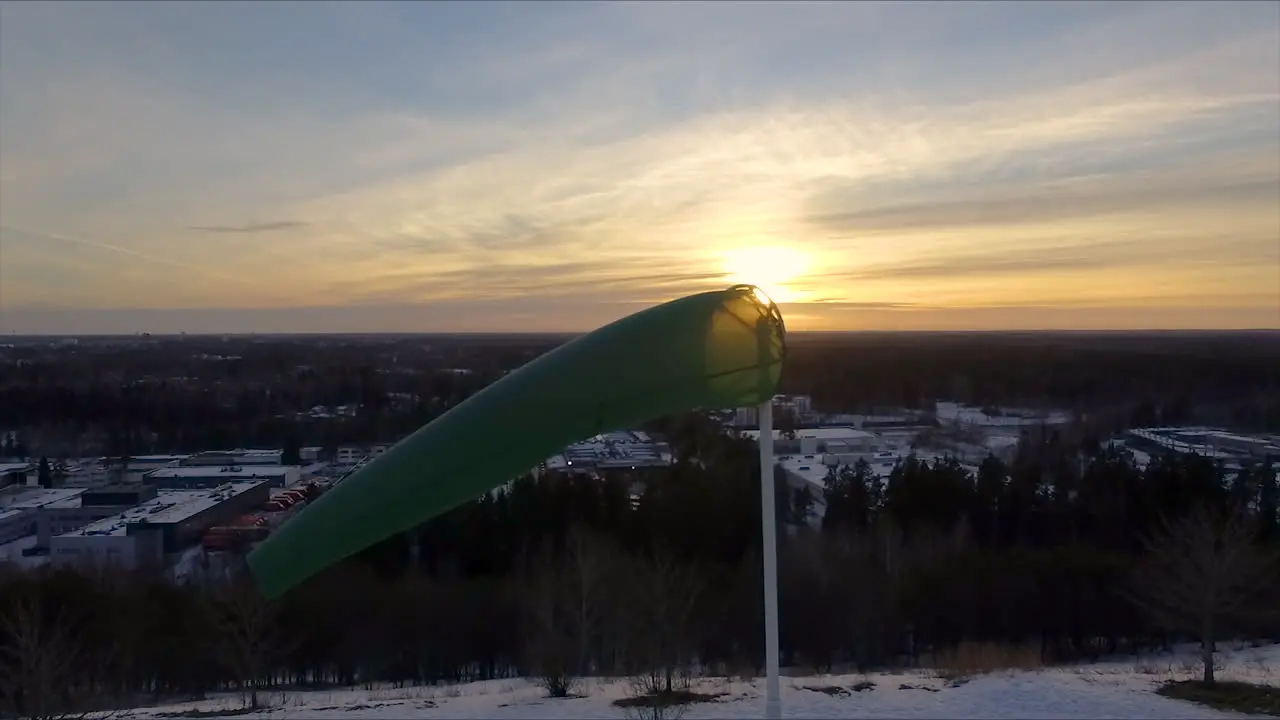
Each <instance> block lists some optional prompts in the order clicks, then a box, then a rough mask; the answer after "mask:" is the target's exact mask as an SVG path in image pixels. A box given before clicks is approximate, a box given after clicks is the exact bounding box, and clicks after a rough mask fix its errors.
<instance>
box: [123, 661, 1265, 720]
mask: <svg viewBox="0 0 1280 720" xmlns="http://www.w3.org/2000/svg"><path fill="white" fill-rule="evenodd" d="M1217 664H1218V666H1219V668H1220V669H1219V678H1220V679H1223V680H1242V681H1247V682H1252V683H1259V684H1268V685H1277V686H1280V645H1272V646H1268V647H1260V648H1247V647H1243V646H1241V647H1239V648H1237V649H1235V650H1231V651H1229V652H1225V653H1223V654H1222V656H1221V657H1220V659H1219V661H1218V663H1217ZM1197 673H1198V667H1197V665H1196V663H1195V660H1194V650H1193V649H1190V648H1187V649H1182V650H1180V651H1179V652H1177V653H1172V654H1167V655H1160V656H1150V657H1144V658H1140V659H1134V658H1127V659H1117V660H1112V661H1108V662H1102V663H1098V664H1094V665H1081V666H1072V667H1061V668H1052V669H1045V670H1040V671H1036V672H1006V673H999V674H993V675H986V676H982V677H977V678H974V679H971V680H968V681H963V682H958V683H952V682H948V681H945V680H942V679H940V678H938V677H937V676H936V674H934V673H932V672H929V671H920V672H914V671H913V672H901V673H872V674H867V675H824V676H810V677H785V678H783V679H782V705H783V716H784V717H805V718H861V717H875V718H944V717H951V718H972V717H983V718H1220V717H1238V716H1236V715H1233V714H1231V713H1224V712H1219V711H1215V710H1211V709H1209V708H1206V707H1203V706H1200V705H1196V704H1192V703H1186V702H1182V701H1178V700H1170V699H1167V698H1164V697H1161V696H1159V695H1156V693H1155V690H1156V689H1157V688H1158V687H1159V686H1160V685H1161V684H1163V683H1164V682H1165V681H1167V680H1172V679H1185V678H1190V677H1194V676H1196V674H1197ZM868 684H872V686H871V687H868ZM855 686H861V687H863V688H864V689H862V690H860V691H855V690H852V689H851V688H853V687H855ZM693 689H694V690H695V691H698V692H700V693H704V694H716V695H719V697H718V698H717V699H716V700H715V701H713V702H705V703H697V704H692V705H689V706H687V708H686V709H685V710H684V711H683V715H682V716H683V717H684V718H689V719H690V720H693V719H695V718H758V717H761V716H762V714H763V710H764V701H763V692H764V682H763V680H756V681H754V682H735V681H729V680H722V679H707V680H701V681H697V682H695V684H694V687H693ZM578 693H579V694H580V695H581V696H580V697H574V698H568V699H562V700H553V699H548V698H547V697H546V694H545V693H544V692H543V691H542V690H541V689H540V688H538V687H537V686H536V685H535V684H533V683H532V682H529V681H525V680H498V681H490V682H481V683H469V684H465V685H450V686H437V687H418V688H400V689H382V690H372V691H367V690H325V691H308V692H301V691H300V692H285V693H269V694H264V695H263V699H264V700H266V701H269V702H270V703H271V704H272V705H273V708H272V709H270V710H267V711H264V712H261V713H257V714H252V715H240V717H244V718H271V719H272V720H274V719H275V718H287V717H307V718H440V717H449V718H464V717H484V718H626V717H637V713H636V712H635V711H627V710H625V709H623V708H620V707H617V706H615V705H614V704H613V702H614V701H615V700H618V699H621V698H625V697H628V695H629V694H630V684H629V683H628V682H627V681H625V680H588V681H584V682H583V683H582V686H581V687H579V688H578ZM238 707H240V699H239V697H238V696H233V697H223V698H218V699H211V700H208V701H204V702H199V703H185V704H181V705H171V706H166V707H159V708H147V709H142V710H138V711H135V713H134V714H133V717H137V718H144V717H145V718H165V717H169V718H177V717H183V716H187V717H191V716H194V715H195V713H191V712H190V711H203V712H200V715H202V716H203V717H211V716H210V715H208V714H206V713H209V712H210V711H217V710H219V709H223V708H225V709H233V708H238ZM679 716H680V714H679V713H676V714H669V715H668V717H679Z"/></svg>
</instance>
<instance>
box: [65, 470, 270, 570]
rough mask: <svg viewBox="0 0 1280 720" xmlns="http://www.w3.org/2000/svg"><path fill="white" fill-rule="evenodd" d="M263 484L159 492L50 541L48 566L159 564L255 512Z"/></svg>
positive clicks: (265, 488)
mask: <svg viewBox="0 0 1280 720" xmlns="http://www.w3.org/2000/svg"><path fill="white" fill-rule="evenodd" d="M268 485H269V483H268V482H267V481H262V480H256V481H255V480H250V481H247V482H234V483H226V484H225V485H222V486H219V487H216V488H212V489H204V490H165V491H161V492H160V493H159V494H158V495H157V496H156V497H155V498H154V499H152V500H150V501H148V502H146V503H144V504H142V505H139V506H138V507H135V508H132V509H130V510H126V511H125V512H122V513H119V514H116V515H112V516H111V517H108V518H105V519H102V520H99V521H97V522H95V523H92V524H90V525H87V526H85V527H84V528H81V529H79V530H75V531H72V532H68V533H64V534H62V535H57V536H55V537H53V538H50V541H49V559H50V562H51V563H52V564H54V565H75V564H86V563H87V564H94V565H112V566H116V567H120V568H125V569H128V568H136V567H141V566H145V565H160V564H163V563H164V561H165V558H166V556H173V555H174V554H175V553H179V552H181V551H182V550H184V549H185V548H187V547H190V546H192V545H194V544H195V543H197V542H198V541H199V540H200V537H201V536H202V535H203V533H204V532H205V531H206V530H208V529H209V528H210V527H212V526H214V525H215V524H217V523H219V522H224V521H227V520H231V519H234V518H235V517H237V516H239V515H241V514H244V513H246V512H249V511H250V510H252V509H253V508H255V507H260V506H261V505H262V504H263V503H265V502H266V501H267V499H268V497H269V493H270V488H269V487H268Z"/></svg>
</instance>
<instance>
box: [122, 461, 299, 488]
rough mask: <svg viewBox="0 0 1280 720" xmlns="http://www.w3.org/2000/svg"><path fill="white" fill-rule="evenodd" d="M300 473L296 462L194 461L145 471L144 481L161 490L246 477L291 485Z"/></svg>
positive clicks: (296, 480)
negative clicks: (243, 463) (194, 464)
mask: <svg viewBox="0 0 1280 720" xmlns="http://www.w3.org/2000/svg"><path fill="white" fill-rule="evenodd" d="M301 476H302V469H301V468H299V467H298V466H297V465H251V466H247V467H246V466H241V465H197V466H184V467H169V468H161V469H159V470H155V471H153V472H151V473H149V474H147V476H146V482H147V483H149V484H153V485H155V486H156V487H158V488H160V489H162V490H194V489H199V488H211V487H217V486H219V485H224V484H226V483H229V482H243V481H247V480H255V481H257V480H264V481H267V482H268V483H269V485H270V487H290V486H292V485H294V484H295V483H297V482H298V479H299V478H300V477H301Z"/></svg>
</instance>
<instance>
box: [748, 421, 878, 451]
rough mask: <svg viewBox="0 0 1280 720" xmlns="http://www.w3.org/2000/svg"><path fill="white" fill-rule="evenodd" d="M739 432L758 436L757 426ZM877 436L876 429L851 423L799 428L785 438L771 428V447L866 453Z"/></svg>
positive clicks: (780, 432) (870, 449)
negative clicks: (840, 425)
mask: <svg viewBox="0 0 1280 720" xmlns="http://www.w3.org/2000/svg"><path fill="white" fill-rule="evenodd" d="M741 436H742V437H744V438H749V439H751V440H756V441H758V440H759V439H760V431H759V430H743V431H742V432H741ZM879 445H880V440H879V438H878V437H877V436H876V434H875V433H871V432H867V431H865V430H859V429H857V428H852V427H843V426H842V427H822V428H801V429H798V430H796V431H795V438H794V439H792V438H788V437H786V436H785V435H784V433H783V432H782V431H781V430H777V429H775V430H774V431H773V451H774V452H775V453H777V454H779V455H791V454H801V455H810V454H814V453H823V452H831V453H837V454H865V453H870V452H875V450H876V449H877V448H878V447H879Z"/></svg>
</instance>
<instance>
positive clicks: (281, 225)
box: [187, 220, 308, 234]
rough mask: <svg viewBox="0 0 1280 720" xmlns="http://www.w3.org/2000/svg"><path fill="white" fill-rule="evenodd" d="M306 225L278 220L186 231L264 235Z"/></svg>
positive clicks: (305, 224) (193, 228) (202, 227)
mask: <svg viewBox="0 0 1280 720" xmlns="http://www.w3.org/2000/svg"><path fill="white" fill-rule="evenodd" d="M307 224H308V223H304V222H298V221H294V220H278V221H275V222H265V223H253V224H249V225H192V226H190V227H188V228H187V229H188V230H195V231H197V232H208V233H243V234H253V233H264V232H275V231H277V230H289V229H292V228H303V227H306V226H307Z"/></svg>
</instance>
